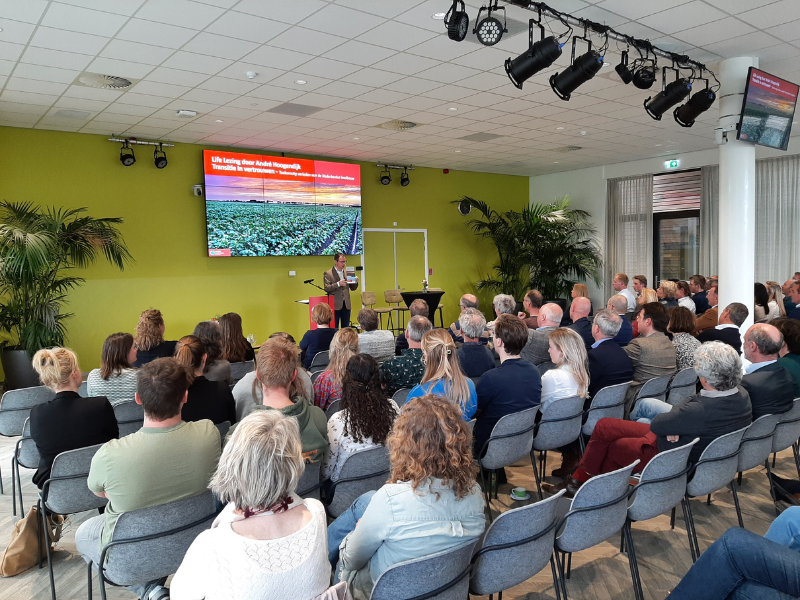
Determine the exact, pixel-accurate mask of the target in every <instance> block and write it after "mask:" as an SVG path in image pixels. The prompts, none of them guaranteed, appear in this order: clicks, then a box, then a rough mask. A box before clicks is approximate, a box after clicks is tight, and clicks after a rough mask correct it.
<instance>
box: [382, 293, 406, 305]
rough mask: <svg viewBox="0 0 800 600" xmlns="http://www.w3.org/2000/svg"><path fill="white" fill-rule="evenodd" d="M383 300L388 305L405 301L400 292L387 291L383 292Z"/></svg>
mask: <svg viewBox="0 0 800 600" xmlns="http://www.w3.org/2000/svg"><path fill="white" fill-rule="evenodd" d="M383 299H384V300H385V301H386V304H399V303H400V302H402V301H403V295H402V294H401V293H400V290H386V291H385V292H383Z"/></svg>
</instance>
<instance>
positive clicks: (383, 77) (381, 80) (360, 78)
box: [342, 68, 405, 91]
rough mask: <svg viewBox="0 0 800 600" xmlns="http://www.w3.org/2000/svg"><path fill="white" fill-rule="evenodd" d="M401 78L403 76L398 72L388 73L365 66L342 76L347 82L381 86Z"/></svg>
mask: <svg viewBox="0 0 800 600" xmlns="http://www.w3.org/2000/svg"><path fill="white" fill-rule="evenodd" d="M401 79H405V77H404V76H403V75H400V74H399V73H389V72H388V71H381V70H379V69H370V68H366V69H361V70H359V71H357V72H355V73H353V74H352V75H348V76H347V77H343V78H342V81H344V82H347V83H359V84H363V85H370V86H373V87H382V86H384V85H387V84H390V83H393V82H395V81H398V80H401ZM399 91H405V90H399Z"/></svg>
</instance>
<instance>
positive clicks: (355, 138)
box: [353, 137, 361, 140]
mask: <svg viewBox="0 0 800 600" xmlns="http://www.w3.org/2000/svg"><path fill="white" fill-rule="evenodd" d="M353 139H354V140H360V139H361V138H357V137H354V138H353Z"/></svg>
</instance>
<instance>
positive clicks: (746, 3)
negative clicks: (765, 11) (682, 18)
mask: <svg viewBox="0 0 800 600" xmlns="http://www.w3.org/2000/svg"><path fill="white" fill-rule="evenodd" d="M705 1H706V2H707V3H708V4H713V5H714V6H716V7H717V8H719V9H720V10H724V11H725V12H727V13H730V14H732V15H736V14H739V13H743V12H747V11H749V10H753V9H755V8H762V7H764V6H766V5H768V4H773V3H774V2H775V1H776V0H705Z"/></svg>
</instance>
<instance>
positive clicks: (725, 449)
mask: <svg viewBox="0 0 800 600" xmlns="http://www.w3.org/2000/svg"><path fill="white" fill-rule="evenodd" d="M745 431H747V427H742V428H741V429H739V430H737V431H734V432H732V433H727V434H725V435H722V436H720V437H718V438H717V439H715V440H714V441H712V442H711V443H710V444H709V445H708V446H706V449H705V450H703V453H702V454H701V455H700V460H698V461H697V464H696V465H695V471H694V475H692V478H691V480H690V481H689V483H688V484H687V485H686V491H687V492H688V493H689V495H690V496H705V495H706V494H711V493H713V492H716V491H717V490H719V489H721V488H723V487H725V486H726V485H728V484H729V483H730V482H731V480H732V479H733V478H734V477H736V469H737V467H738V465H739V458H738V456H737V454H738V452H739V445H740V444H741V443H742V438H743V437H744V432H745Z"/></svg>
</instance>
